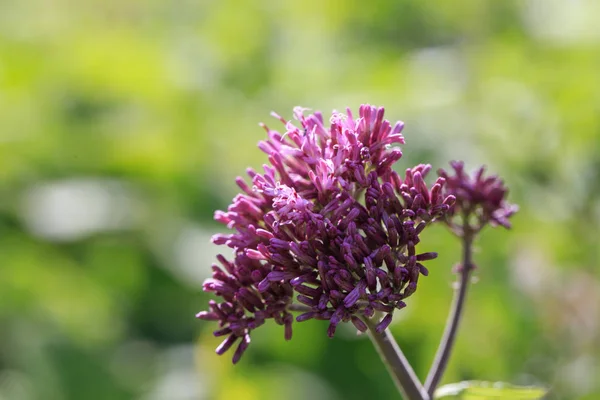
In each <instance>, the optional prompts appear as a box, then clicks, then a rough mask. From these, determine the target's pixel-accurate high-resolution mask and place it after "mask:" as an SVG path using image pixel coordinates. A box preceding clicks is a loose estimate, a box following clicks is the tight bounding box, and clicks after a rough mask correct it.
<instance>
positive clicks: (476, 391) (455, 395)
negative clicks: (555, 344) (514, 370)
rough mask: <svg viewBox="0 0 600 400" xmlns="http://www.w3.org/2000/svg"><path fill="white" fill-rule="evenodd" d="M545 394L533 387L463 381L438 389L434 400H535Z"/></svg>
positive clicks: (541, 389)
mask: <svg viewBox="0 0 600 400" xmlns="http://www.w3.org/2000/svg"><path fill="white" fill-rule="evenodd" d="M547 392H548V390H547V389H545V388H541V387H535V386H514V385H511V384H509V383H504V382H485V381H464V382H458V383H451V384H448V385H444V386H442V387H440V388H438V389H437V390H436V391H435V394H434V398H436V399H441V398H443V399H446V400H450V399H456V400H483V399H506V400H537V399H541V398H543V397H544V396H545V395H546V393H547Z"/></svg>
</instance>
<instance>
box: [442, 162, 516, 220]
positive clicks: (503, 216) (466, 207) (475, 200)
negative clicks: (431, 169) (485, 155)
mask: <svg viewBox="0 0 600 400" xmlns="http://www.w3.org/2000/svg"><path fill="white" fill-rule="evenodd" d="M450 165H451V166H452V169H453V170H454V171H453V172H454V174H449V173H448V172H446V171H445V170H443V169H440V170H439V171H438V175H439V176H440V177H442V178H445V179H446V186H445V193H446V194H447V195H452V196H454V197H455V198H456V202H455V204H454V206H453V207H452V208H451V210H450V212H449V213H448V214H447V217H448V218H447V222H450V221H451V217H453V216H461V217H462V218H463V223H464V224H469V229H470V230H471V231H473V232H477V231H479V230H481V229H482V228H483V227H484V226H485V225H487V224H488V223H489V224H490V225H492V226H496V225H502V226H504V227H505V228H510V226H511V225H510V222H509V220H508V219H509V218H510V217H511V216H512V215H513V214H514V213H516V212H517V211H518V209H519V208H518V206H516V205H514V204H510V203H508V202H507V201H506V196H507V194H508V189H507V188H506V187H505V186H504V183H503V182H502V180H501V179H500V178H498V177H497V176H494V175H492V176H487V177H486V176H485V175H484V173H485V167H483V166H482V167H480V168H479V169H477V170H476V171H475V173H474V174H472V175H469V174H467V173H466V172H465V170H464V163H463V162H462V161H453V162H451V163H450ZM450 223H451V222H450ZM451 224H452V223H451Z"/></svg>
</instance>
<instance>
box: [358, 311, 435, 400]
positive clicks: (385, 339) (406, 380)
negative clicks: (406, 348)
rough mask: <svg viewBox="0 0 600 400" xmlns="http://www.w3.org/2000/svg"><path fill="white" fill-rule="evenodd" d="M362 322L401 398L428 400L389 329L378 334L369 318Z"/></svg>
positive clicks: (428, 397)
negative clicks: (365, 325)
mask: <svg viewBox="0 0 600 400" xmlns="http://www.w3.org/2000/svg"><path fill="white" fill-rule="evenodd" d="M363 321H364V322H365V323H366V324H367V327H368V328H369V337H370V338H371V341H372V342H373V345H374V346H375V348H376V349H377V352H378V353H379V356H380V357H381V360H382V361H383V363H384V364H385V366H386V368H387V370H388V372H389V373H390V375H391V377H392V379H393V380H394V383H395V384H396V387H397V388H398V391H399V392H400V393H401V394H402V397H403V398H404V399H405V400H429V399H430V396H429V394H427V391H426V390H425V388H424V387H423V385H421V382H419V378H417V375H416V374H415V372H414V371H413V369H412V367H411V366H410V364H409V363H408V360H407V359H406V357H405V356H404V354H403V353H402V350H400V347H399V346H398V343H396V341H395V340H394V337H393V336H392V333H391V332H390V331H389V329H386V330H385V331H384V332H382V333H378V332H377V331H376V330H375V327H376V323H375V322H374V321H372V320H371V319H369V318H363Z"/></svg>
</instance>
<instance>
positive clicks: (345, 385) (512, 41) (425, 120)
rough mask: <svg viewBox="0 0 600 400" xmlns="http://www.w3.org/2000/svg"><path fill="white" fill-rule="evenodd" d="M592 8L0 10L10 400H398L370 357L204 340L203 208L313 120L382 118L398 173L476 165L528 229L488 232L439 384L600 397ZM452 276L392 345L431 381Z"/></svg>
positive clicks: (5, 391) (207, 224) (1, 374)
mask: <svg viewBox="0 0 600 400" xmlns="http://www.w3.org/2000/svg"><path fill="white" fill-rule="evenodd" d="M599 12H600V3H598V2H596V1H594V0H580V1H577V2H564V1H560V0H526V1H516V0H514V1H511V0H507V1H501V2H500V1H493V0H477V1H475V0H457V1H453V2H447V1H442V0H433V1H427V2H423V1H418V0H410V1H398V0H375V1H374V2H371V3H369V4H368V5H365V3H364V2H362V1H358V0H345V1H342V0H329V1H316V0H306V1H302V2H285V1H284V2H277V1H267V0H258V1H252V2H242V1H236V0H221V1H208V0H204V1H190V0H181V1H177V2H168V1H164V0H146V1H141V0H131V1H117V0H86V1H79V2H75V1H69V0H20V1H10V0H8V1H6V0H4V1H0V326H1V328H2V329H0V399H10V400H29V399H44V400H58V399H89V400H93V399H132V398H136V399H137V398H139V399H148V400H150V399H151V400H154V399H169V400H178V399H217V400H230V399H248V400H252V399H261V400H265V399H266V400H268V399H280V398H289V399H298V400H300V399H308V398H310V399H312V400H318V399H342V398H344V399H348V400H354V399H357V400H358V399H365V398H376V399H387V398H394V396H395V394H394V393H395V389H394V386H393V384H392V382H391V380H390V379H389V378H388V376H387V374H386V371H385V369H384V367H383V365H382V364H381V363H380V361H379V360H378V358H377V355H376V353H375V352H374V350H373V349H372V348H371V344H370V343H369V341H368V340H365V339H364V338H362V337H356V335H355V333H354V332H353V330H352V329H341V330H339V332H338V333H339V334H337V336H336V338H335V339H333V340H330V339H328V338H327V337H326V335H325V331H326V324H324V323H321V322H319V321H310V322H305V323H302V324H296V325H295V326H296V327H295V331H294V339H293V341H291V342H288V343H286V342H285V341H284V340H283V332H282V329H280V327H277V326H269V327H265V328H264V329H260V330H259V331H257V332H256V334H255V335H253V342H254V343H253V345H252V346H251V348H250V350H249V351H248V353H247V354H246V355H245V357H244V359H243V360H242V362H241V363H240V365H238V366H236V367H235V368H234V367H233V366H231V364H230V360H229V358H228V357H217V356H216V355H215V354H214V348H215V346H216V345H217V344H218V342H219V341H218V340H216V339H215V338H213V337H212V335H211V331H212V329H213V328H214V327H213V326H211V325H210V324H203V323H201V322H198V321H196V320H195V319H194V314H195V312H197V311H199V310H201V309H203V308H205V307H206V303H207V301H208V297H207V296H205V295H204V294H203V293H201V282H202V280H203V279H204V278H205V277H206V276H207V275H208V274H209V268H210V265H211V263H212V262H213V259H214V256H215V254H216V251H218V250H219V249H215V248H214V247H213V246H212V245H211V244H210V243H209V238H210V236H211V234H213V233H215V232H218V231H219V230H221V229H222V228H221V227H219V226H216V225H214V224H213V223H212V214H213V211H214V210H215V209H222V208H225V207H227V204H228V202H229V200H230V199H231V198H232V196H233V195H234V194H235V192H236V187H235V184H234V182H233V180H234V178H235V176H236V175H238V174H242V173H243V171H244V168H245V167H246V166H254V167H259V166H260V164H261V163H262V162H264V161H265V158H264V156H263V155H262V154H261V152H260V151H259V150H258V149H256V148H255V145H256V143H257V142H258V141H259V140H260V139H262V137H263V131H262V130H261V129H260V128H259V127H258V126H257V123H258V122H259V121H266V122H268V123H269V124H270V125H271V126H273V127H274V126H276V125H278V122H277V121H276V120H271V119H270V118H269V111H270V110H276V111H277V112H278V113H280V114H282V115H283V116H285V117H286V118H290V117H291V108H292V107H293V106H295V105H302V106H307V107H313V108H316V109H320V110H323V111H324V112H325V113H327V112H329V111H330V110H332V109H334V108H337V109H343V108H344V107H346V106H350V107H352V108H353V109H356V108H357V107H358V106H359V105H360V104H361V103H365V102H368V103H371V104H376V105H385V106H386V109H387V115H388V118H389V119H391V120H396V119H402V120H404V121H405V123H406V129H405V136H406V139H407V145H406V146H405V147H404V152H405V156H404V158H403V160H401V162H400V163H399V165H398V168H399V169H404V168H406V167H408V166H411V165H414V164H416V163H419V162H429V163H431V164H433V165H434V167H435V168H439V167H443V166H445V165H446V162H447V161H449V160H451V159H456V158H461V159H464V160H465V161H466V162H467V164H468V165H470V166H472V167H475V166H477V165H478V164H480V163H485V164H487V165H488V166H489V168H490V170H491V171H493V172H498V173H500V174H501V175H502V176H503V177H504V178H505V180H506V182H507V184H508V186H509V187H510V188H511V189H512V192H511V200H512V201H514V202H517V203H519V204H520V205H521V212H520V213H519V214H518V215H517V216H516V218H515V220H514V229H513V231H511V232H506V231H501V230H487V231H485V232H484V235H483V236H482V238H481V240H480V241H479V242H478V253H477V254H476V261H477V263H478V265H479V266H480V268H479V270H478V274H477V278H478V281H477V283H476V284H475V285H473V290H472V292H471V297H470V301H469V303H468V306H467V313H466V316H465V319H464V325H463V326H462V330H461V334H460V337H459V340H458V343H457V347H456V349H455V352H454V357H453V359H452V361H451V363H450V366H449V370H448V372H447V374H446V376H445V382H456V381H460V380H469V379H485V380H492V381H496V380H498V381H506V382H512V383H514V384H519V385H542V386H546V387H549V388H550V394H549V395H548V398H549V399H563V398H569V399H590V400H591V399H596V398H599V397H600V379H598V377H599V376H600V351H599V349H600V329H599V328H600V272H599V270H598V264H599V260H600V246H598V237H600V235H599V233H600V232H599V229H598V226H599V225H600V74H599V73H598V71H600V25H599V24H598V23H597V21H596V20H597V18H596V17H595V16H597V15H598V13H599ZM421 246H422V250H423V251H432V250H435V251H438V252H439V253H440V258H439V259H438V260H436V261H434V262H432V263H431V265H430V272H431V273H430V276H429V277H428V278H427V279H425V280H423V281H422V283H421V286H420V290H419V292H418V293H417V295H415V296H413V297H412V298H411V299H410V302H409V307H407V308H406V309H405V310H404V311H403V312H402V313H399V315H398V318H397V319H396V321H395V323H394V324H393V326H392V330H393V332H394V334H395V336H396V337H397V338H398V340H399V342H400V344H401V346H402V347H403V349H404V350H405V353H406V354H407V356H408V358H409V359H410V360H411V361H412V362H413V363H414V367H415V370H416V371H417V373H418V374H419V375H420V376H421V377H422V378H424V376H425V375H426V373H427V369H428V366H429V363H430V361H431V359H432V357H433V354H434V352H435V349H436V346H437V341H438V339H439V337H440V334H441V332H442V329H443V324H444V322H445V317H446V313H447V310H448V306H449V302H450V298H451V295H452V290H451V285H452V281H453V275H452V272H451V266H452V265H453V263H455V262H456V261H457V260H458V258H459V248H458V244H457V242H456V241H455V240H454V239H453V238H451V237H449V235H448V234H447V233H446V232H445V231H444V229H443V228H442V227H438V228H437V229H433V230H431V231H430V232H429V233H428V235H427V237H425V238H424V240H423V243H422V244H421Z"/></svg>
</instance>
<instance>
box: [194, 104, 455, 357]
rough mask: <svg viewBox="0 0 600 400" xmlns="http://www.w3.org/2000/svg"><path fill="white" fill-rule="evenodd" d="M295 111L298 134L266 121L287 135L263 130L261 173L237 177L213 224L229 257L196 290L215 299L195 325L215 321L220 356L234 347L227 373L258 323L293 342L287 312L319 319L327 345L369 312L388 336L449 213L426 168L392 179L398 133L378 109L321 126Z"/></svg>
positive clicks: (447, 199) (448, 202)
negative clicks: (423, 249) (424, 237)
mask: <svg viewBox="0 0 600 400" xmlns="http://www.w3.org/2000/svg"><path fill="white" fill-rule="evenodd" d="M304 111H305V110H304V109H302V108H296V109H295V110H294V115H295V119H296V120H297V121H298V122H299V124H300V127H296V126H295V125H294V124H293V123H292V122H288V121H286V120H284V119H283V118H281V117H279V116H278V115H276V114H273V115H274V116H275V117H276V118H278V119H279V120H280V121H281V122H283V124H284V125H285V128H286V132H285V133H284V134H281V133H279V132H277V131H274V130H271V129H269V128H268V127H267V126H266V125H262V126H263V127H264V128H265V130H266V131H267V134H268V139H267V140H266V141H263V142H260V143H259V148H260V149H261V150H263V151H264V152H265V153H267V155H268V159H269V165H264V166H263V170H264V172H263V173H262V174H261V173H257V172H255V171H253V170H248V175H249V176H250V178H251V179H252V188H251V187H250V186H249V185H247V184H246V183H245V182H244V181H243V180H242V179H241V178H238V179H237V183H238V185H239V186H240V188H241V189H242V191H243V193H242V194H240V195H238V196H236V197H235V198H234V200H233V203H232V204H231V205H230V206H229V208H228V209H227V211H226V212H222V211H218V212H216V213H215V219H216V220H218V221H220V222H222V223H224V224H225V225H227V227H228V228H230V229H233V233H230V234H227V235H215V236H214V238H213V241H214V243H216V244H220V245H223V244H225V245H227V246H229V247H230V248H232V249H233V252H234V260H233V261H232V262H230V261H228V260H226V259H225V258H224V257H223V256H219V262H220V263H221V265H222V266H223V268H224V270H223V269H222V268H220V267H218V266H213V277H212V279H208V280H207V281H206V282H205V284H204V290H205V291H207V292H213V293H215V294H216V295H217V296H219V297H221V299H222V300H221V302H220V303H218V302H215V301H211V302H210V304H209V307H210V310H209V311H205V312H201V313H199V314H198V315H197V317H198V318H201V319H205V320H213V321H218V322H219V330H217V331H215V335H216V336H222V335H228V337H227V338H226V339H225V341H224V342H223V344H221V346H219V348H218V349H217V353H218V354H222V353H224V352H225V351H226V350H227V349H229V348H230V347H231V346H232V345H233V344H235V342H236V341H238V339H241V341H240V344H239V345H238V347H237V350H236V352H235V355H234V362H237V361H238V360H239V358H240V356H241V355H242V353H243V352H244V351H245V349H246V348H247V347H248V344H249V343H250V332H251V331H252V330H253V329H255V328H256V327H258V326H260V325H261V324H263V323H264V321H265V320H266V319H273V320H274V321H275V323H277V324H280V325H284V326H285V338H286V339H290V338H291V336H292V321H293V318H292V316H291V313H290V305H291V304H292V302H294V301H296V302H297V303H300V304H303V305H304V306H306V307H307V308H308V310H309V311H308V312H306V313H304V314H301V315H299V316H298V317H297V318H296V321H298V322H301V321H305V320H308V319H312V318H314V319H320V320H328V321H329V328H328V330H327V333H328V335H329V336H333V335H334V333H335V330H336V327H337V325H338V324H339V323H341V322H352V323H353V325H354V326H355V327H356V328H357V329H358V330H361V331H364V330H366V325H365V323H364V322H363V321H362V320H361V318H371V317H372V316H373V315H374V312H375V311H380V312H383V313H385V314H386V315H385V317H384V318H383V319H382V320H381V322H380V323H379V325H378V327H377V329H378V331H383V330H385V328H386V327H387V326H388V325H389V323H390V322H391V319H392V314H393V313H394V311H395V310H396V309H402V308H403V307H405V305H406V304H405V303H404V301H403V300H404V299H405V298H407V297H408V296H410V295H411V294H412V293H414V291H415V290H416V288H417V282H418V279H419V276H420V275H427V269H426V268H425V266H424V265H423V264H422V263H423V262H425V261H427V260H430V259H433V258H435V257H436V256H437V254H436V253H431V252H430V253H422V254H418V253H417V250H416V246H417V244H418V243H419V241H420V239H419V234H420V233H421V232H422V230H423V229H424V228H425V227H426V226H427V225H428V224H429V223H430V222H432V221H434V220H435V219H437V218H441V217H444V216H445V214H446V213H448V211H449V209H450V207H451V206H452V204H453V203H454V197H453V196H452V195H443V194H442V189H443V186H444V182H445V179H444V178H438V180H437V181H436V182H435V184H434V185H433V186H432V187H431V188H429V187H428V186H427V185H426V184H425V182H424V178H425V176H426V175H427V173H428V172H429V171H430V169H431V166H429V165H418V166H416V167H414V168H410V169H407V170H406V173H405V176H404V177H400V176H399V175H398V173H396V172H395V171H394V170H392V168H391V167H392V164H394V163H395V162H396V161H398V160H399V159H400V157H401V156H402V152H401V151H400V149H399V148H394V147H392V146H393V145H397V144H403V143H404V137H403V136H402V134H401V133H400V132H401V131H402V128H403V124H402V123H401V122H398V123H396V124H395V125H393V126H392V125H391V124H390V123H389V122H388V121H387V120H384V119H383V114H384V109H383V108H376V107H372V106H369V105H363V106H361V107H360V109H359V115H358V118H356V119H355V118H354V117H353V115H352V113H351V111H350V110H347V111H346V113H345V114H342V113H337V112H334V113H333V115H332V117H331V118H330V121H329V125H328V126H326V124H325V122H324V120H323V116H322V115H321V114H320V113H319V112H316V113H314V114H309V115H305V114H304ZM294 297H295V298H294Z"/></svg>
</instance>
